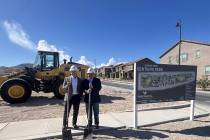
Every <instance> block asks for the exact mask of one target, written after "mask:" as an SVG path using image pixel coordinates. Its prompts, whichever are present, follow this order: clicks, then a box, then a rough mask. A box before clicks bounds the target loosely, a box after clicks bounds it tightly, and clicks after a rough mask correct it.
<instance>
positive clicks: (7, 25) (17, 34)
mask: <svg viewBox="0 0 210 140" xmlns="http://www.w3.org/2000/svg"><path fill="white" fill-rule="evenodd" d="M3 27H4V29H5V30H6V32H7V34H8V37H9V39H10V41H11V42H13V43H15V44H17V45H19V46H21V47H23V48H26V49H31V50H32V49H34V48H35V44H34V43H33V41H31V40H30V38H29V35H28V34H26V33H25V31H24V30H23V28H22V26H21V25H20V24H19V23H16V22H9V21H4V22H3Z"/></svg>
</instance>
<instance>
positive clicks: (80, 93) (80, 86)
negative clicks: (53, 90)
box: [63, 76, 84, 101]
mask: <svg viewBox="0 0 210 140" xmlns="http://www.w3.org/2000/svg"><path fill="white" fill-rule="evenodd" d="M68 81H69V82H70V83H71V84H70V87H69V94H70V95H72V93H73V88H72V82H71V76H69V77H65V79H64V81H63V88H64V90H65V91H66V93H67V92H68V83H67V82H68ZM83 91H84V87H83V80H82V79H81V78H79V77H77V93H78V95H73V96H72V98H74V100H76V101H77V100H78V101H80V99H81V98H82V96H83ZM74 96H75V97H74ZM66 99H67V94H65V98H64V101H66Z"/></svg>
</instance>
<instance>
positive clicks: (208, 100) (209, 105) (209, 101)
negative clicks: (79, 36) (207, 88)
mask: <svg viewBox="0 0 210 140" xmlns="http://www.w3.org/2000/svg"><path fill="white" fill-rule="evenodd" d="M102 84H104V85H107V86H114V87H120V88H124V89H130V90H133V85H126V84H122V83H113V82H108V81H102ZM195 102H196V105H198V106H200V107H202V108H203V109H205V110H208V111H209V112H210V92H209V93H204V92H202V91H198V92H196V101H195Z"/></svg>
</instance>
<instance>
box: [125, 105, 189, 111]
mask: <svg viewBox="0 0 210 140" xmlns="http://www.w3.org/2000/svg"><path fill="white" fill-rule="evenodd" d="M185 107H190V104H186V105H176V106H167V107H159V108H148V109H138V110H137V111H152V110H166V109H179V108H185ZM125 112H133V110H126V111H125Z"/></svg>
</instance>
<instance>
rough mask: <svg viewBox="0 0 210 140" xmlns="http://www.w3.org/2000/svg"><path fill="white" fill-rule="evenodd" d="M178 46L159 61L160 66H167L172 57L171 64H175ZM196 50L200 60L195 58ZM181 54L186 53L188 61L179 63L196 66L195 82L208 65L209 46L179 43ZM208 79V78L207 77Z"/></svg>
mask: <svg viewBox="0 0 210 140" xmlns="http://www.w3.org/2000/svg"><path fill="white" fill-rule="evenodd" d="M178 46H179V44H178V45H177V46H176V47H175V48H173V49H172V50H171V51H169V52H168V53H167V54H165V55H164V56H163V57H162V58H161V59H160V63H161V64H169V57H170V56H171V57H172V64H178V63H177V62H176V56H177V55H178V53H179V47H178ZM196 50H200V58H196ZM181 53H188V60H187V61H186V62H181V64H182V65H196V66H197V80H198V79H200V78H201V77H202V76H203V75H205V66H206V65H210V46H207V45H203V44H195V43H190V42H182V43H181ZM209 78H210V77H209Z"/></svg>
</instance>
